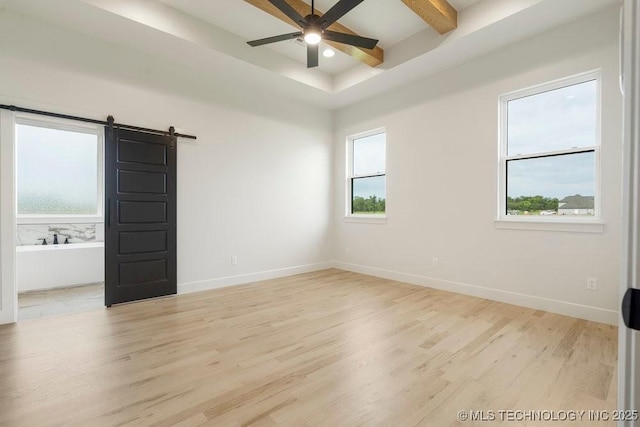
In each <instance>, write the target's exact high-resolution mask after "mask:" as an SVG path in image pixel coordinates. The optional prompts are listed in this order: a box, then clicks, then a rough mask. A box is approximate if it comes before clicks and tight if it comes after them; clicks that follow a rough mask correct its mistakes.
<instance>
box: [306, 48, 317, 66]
mask: <svg viewBox="0 0 640 427" xmlns="http://www.w3.org/2000/svg"><path fill="white" fill-rule="evenodd" d="M317 66H318V45H317V44H309V43H307V68H313V67H317Z"/></svg>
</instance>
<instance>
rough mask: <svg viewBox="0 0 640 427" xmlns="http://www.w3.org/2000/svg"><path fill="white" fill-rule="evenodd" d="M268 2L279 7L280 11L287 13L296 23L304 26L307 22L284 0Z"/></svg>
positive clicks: (270, 0)
mask: <svg viewBox="0 0 640 427" xmlns="http://www.w3.org/2000/svg"><path fill="white" fill-rule="evenodd" d="M269 3H271V4H272V5H274V6H275V7H277V8H278V9H280V11H281V12H282V13H284V14H285V15H287V16H288V17H289V18H290V19H291V20H292V21H293V22H295V23H296V24H298V26H300V27H304V26H305V25H306V24H307V21H305V19H304V18H303V17H302V15H300V14H299V13H298V12H297V11H296V10H295V9H294V8H292V7H291V5H289V3H287V2H286V1H284V0H269Z"/></svg>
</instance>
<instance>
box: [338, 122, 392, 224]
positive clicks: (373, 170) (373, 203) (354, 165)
mask: <svg viewBox="0 0 640 427" xmlns="http://www.w3.org/2000/svg"><path fill="white" fill-rule="evenodd" d="M386 138H387V134H386V131H385V130H384V129H376V130H372V131H369V132H364V133H360V134H357V135H352V136H350V137H348V138H347V203H346V204H347V213H346V215H347V217H364V218H367V217H369V218H384V217H385V215H386V180H387V178H386Z"/></svg>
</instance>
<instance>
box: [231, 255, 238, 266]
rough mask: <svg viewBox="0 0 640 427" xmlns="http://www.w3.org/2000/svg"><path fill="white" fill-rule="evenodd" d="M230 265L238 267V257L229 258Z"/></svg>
mask: <svg viewBox="0 0 640 427" xmlns="http://www.w3.org/2000/svg"><path fill="white" fill-rule="evenodd" d="M231 265H238V257H237V256H235V255H234V256H232V257H231Z"/></svg>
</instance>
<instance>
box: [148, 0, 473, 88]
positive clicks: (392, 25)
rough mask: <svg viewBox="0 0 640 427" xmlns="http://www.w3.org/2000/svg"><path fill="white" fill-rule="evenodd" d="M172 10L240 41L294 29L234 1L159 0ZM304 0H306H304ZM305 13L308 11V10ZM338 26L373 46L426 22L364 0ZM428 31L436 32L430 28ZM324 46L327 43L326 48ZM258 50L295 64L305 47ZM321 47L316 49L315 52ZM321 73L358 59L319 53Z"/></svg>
mask: <svg viewBox="0 0 640 427" xmlns="http://www.w3.org/2000/svg"><path fill="white" fill-rule="evenodd" d="M159 1H160V2H162V3H164V4H166V5H169V6H171V7H173V8H175V9H177V10H180V11H182V12H185V13H187V14H189V15H192V16H197V17H199V18H200V19H202V20H204V21H207V22H208V23H210V24H212V25H215V26H217V27H220V28H223V29H225V30H227V31H229V32H231V33H234V34H237V35H238V36H240V37H242V38H243V39H245V40H246V41H249V40H256V39H261V38H265V37H270V36H275V35H278V34H284V33H290V32H292V31H295V30H297V29H298V27H297V26H295V24H293V23H291V24H287V23H285V22H282V21H281V20H279V19H278V18H275V17H273V16H270V15H268V14H267V13H265V12H263V11H262V10H260V9H258V8H256V7H255V6H253V5H251V4H249V3H247V2H245V1H238V0H216V1H211V0H159ZM336 1H337V0H317V1H316V2H315V7H316V9H318V10H320V11H321V12H326V11H327V10H329V9H330V8H331V6H333V4H335V3H336ZM478 1H479V0H451V1H450V4H451V5H452V6H454V7H455V8H456V10H458V11H462V10H463V9H465V8H467V7H469V6H471V5H472V4H474V3H477V2H478ZM307 3H310V0H307ZM309 12H311V11H309ZM339 22H340V23H341V24H343V25H345V26H346V27H348V28H350V29H351V30H353V31H355V32H356V33H358V34H360V35H362V36H365V37H370V38H374V39H378V40H379V42H378V46H380V47H382V48H383V49H387V48H389V47H391V46H394V45H395V44H397V43H399V42H401V41H402V40H404V39H406V38H407V37H409V36H412V35H414V34H416V33H418V32H420V31H423V30H425V29H426V28H427V24H426V23H425V22H424V21H423V20H422V19H421V18H420V17H419V16H418V15H416V14H415V13H413V12H412V11H411V9H409V8H408V7H407V6H405V5H404V3H402V2H401V1H399V0H398V1H389V0H367V1H364V2H362V3H361V4H360V5H358V6H357V7H356V8H354V9H353V10H351V11H350V12H349V13H348V14H346V15H345V16H343V17H342V18H341V19H340V21H339ZM434 35H436V33H435V32H434ZM326 47H327V48H329V46H326ZM258 49H271V50H273V51H275V52H278V53H281V54H283V55H286V56H288V57H290V58H292V59H294V60H296V61H298V62H300V63H301V64H306V61H307V51H306V45H305V44H304V43H300V42H297V41H296V40H290V41H285V42H280V43H275V44H271V45H267V46H262V47H259V48H258ZM321 51H322V50H321ZM320 61H321V67H322V71H323V72H324V73H328V74H330V75H332V76H335V75H337V74H339V73H341V72H343V71H345V70H347V69H349V68H352V67H354V66H356V65H359V64H360V63H359V62H358V60H356V59H354V58H352V57H351V56H349V55H347V54H345V53H342V52H340V51H336V55H335V56H334V57H333V58H331V59H325V58H324V57H322V56H321V57H320Z"/></svg>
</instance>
